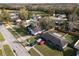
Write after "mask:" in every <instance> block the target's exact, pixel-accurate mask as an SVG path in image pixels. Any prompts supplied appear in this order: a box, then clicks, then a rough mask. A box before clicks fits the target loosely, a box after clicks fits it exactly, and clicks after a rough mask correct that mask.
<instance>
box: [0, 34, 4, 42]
mask: <svg viewBox="0 0 79 59" xmlns="http://www.w3.org/2000/svg"><path fill="white" fill-rule="evenodd" d="M4 40H5V39H4V37H3V35H2V34H1V33H0V41H4Z"/></svg>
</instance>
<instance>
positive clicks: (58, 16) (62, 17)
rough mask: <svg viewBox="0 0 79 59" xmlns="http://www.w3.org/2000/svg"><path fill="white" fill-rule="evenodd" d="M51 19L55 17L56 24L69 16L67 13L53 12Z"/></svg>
mask: <svg viewBox="0 0 79 59" xmlns="http://www.w3.org/2000/svg"><path fill="white" fill-rule="evenodd" d="M50 19H53V20H54V21H55V23H56V24H59V25H60V24H61V23H63V21H66V20H67V17H66V15H65V14H53V16H50Z"/></svg>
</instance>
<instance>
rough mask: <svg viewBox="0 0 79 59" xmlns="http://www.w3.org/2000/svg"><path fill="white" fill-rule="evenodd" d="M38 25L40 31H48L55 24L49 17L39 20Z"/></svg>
mask: <svg viewBox="0 0 79 59" xmlns="http://www.w3.org/2000/svg"><path fill="white" fill-rule="evenodd" d="M40 25H41V28H42V29H45V30H48V29H51V28H54V27H55V22H54V20H53V19H50V18H49V17H44V18H42V19H41V20H40Z"/></svg>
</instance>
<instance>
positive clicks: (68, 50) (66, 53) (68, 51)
mask: <svg viewBox="0 0 79 59" xmlns="http://www.w3.org/2000/svg"><path fill="white" fill-rule="evenodd" d="M63 53H64V56H75V55H76V50H75V49H73V48H70V47H66V48H65V49H64V52H63Z"/></svg>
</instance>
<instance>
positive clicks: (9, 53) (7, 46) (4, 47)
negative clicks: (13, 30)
mask: <svg viewBox="0 0 79 59" xmlns="http://www.w3.org/2000/svg"><path fill="white" fill-rule="evenodd" d="M3 49H4V52H5V54H6V55H7V56H14V54H13V51H12V50H11V48H10V47H9V45H3Z"/></svg>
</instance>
